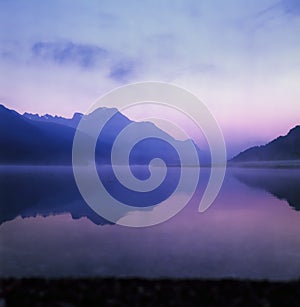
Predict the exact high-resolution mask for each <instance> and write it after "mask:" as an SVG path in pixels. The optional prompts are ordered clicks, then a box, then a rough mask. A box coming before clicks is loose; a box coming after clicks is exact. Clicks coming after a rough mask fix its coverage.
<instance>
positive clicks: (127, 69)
mask: <svg viewBox="0 0 300 307" xmlns="http://www.w3.org/2000/svg"><path fill="white" fill-rule="evenodd" d="M134 70H135V64H134V63H133V61H127V60H124V61H123V62H119V63H117V64H115V65H113V66H112V67H111V70H110V73H109V77H110V78H111V79H114V80H115V81H118V82H124V81H127V80H128V78H129V77H131V76H132V74H133V73H134Z"/></svg>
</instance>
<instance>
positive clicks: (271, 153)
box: [230, 125, 300, 162]
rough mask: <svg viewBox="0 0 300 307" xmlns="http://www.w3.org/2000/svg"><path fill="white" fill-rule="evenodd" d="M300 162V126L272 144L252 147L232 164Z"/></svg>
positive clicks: (237, 156)
mask: <svg viewBox="0 0 300 307" xmlns="http://www.w3.org/2000/svg"><path fill="white" fill-rule="evenodd" d="M276 160H277V161H278V160H300V126H299V125H298V126H295V127H294V128H293V129H291V130H290V131H289V132H288V134H287V135H285V136H280V137H278V138H276V139H274V140H273V141H271V142H270V143H268V144H266V145H262V146H254V147H251V148H249V149H247V150H245V151H243V152H241V153H239V154H238V155H236V156H235V157H233V158H232V159H231V160H230V162H252V161H276Z"/></svg>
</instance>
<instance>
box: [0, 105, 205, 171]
mask: <svg viewBox="0 0 300 307" xmlns="http://www.w3.org/2000/svg"><path fill="white" fill-rule="evenodd" d="M115 111H116V109H110V108H99V109H97V110H96V111H94V112H92V113H90V114H88V115H87V117H89V116H94V115H96V116H101V114H102V112H111V113H115ZM95 112H98V114H96V113H95ZM103 114H104V113H103ZM82 117H83V115H82V114H80V113H74V115H73V117H72V118H63V117H60V116H52V115H44V116H39V115H38V114H30V113H24V114H23V115H21V114H19V113H17V112H16V111H14V110H10V109H8V108H6V107H5V106H4V105H0V148H1V151H0V164H17V165H18V164H28V165H31V164H32V165H35V164H36V165H48V164H51V165H55V164H57V165H71V164H72V146H73V139H74V135H75V132H76V128H77V126H78V123H79V121H80V120H81V118H82ZM131 123H133V124H134V125H135V126H136V133H143V132H147V131H155V132H156V134H158V135H161V136H165V137H166V138H167V139H170V140H173V141H175V142H176V144H177V145H178V146H181V147H182V148H184V147H185V144H186V142H192V140H185V141H179V140H175V139H174V138H173V137H171V136H170V135H168V134H167V133H166V132H165V131H163V130H161V129H159V128H158V127H156V126H155V125H154V124H153V123H151V122H133V121H131V120H130V119H128V118H127V117H126V116H124V115H123V114H122V113H120V112H119V111H117V112H116V113H115V114H114V116H113V117H112V118H111V119H110V120H109V121H108V122H107V124H106V126H107V127H106V129H103V130H105V131H104V132H103V134H102V139H103V140H102V142H101V146H100V145H99V146H98V143H97V146H96V153H95V155H96V156H95V157H96V162H97V163H98V164H110V157H109V149H110V148H111V145H112V143H113V141H114V138H115V137H116V135H117V131H121V130H122V129H123V128H124V127H125V126H126V125H128V124H131ZM101 133H102V132H101ZM145 135H147V133H145ZM87 137H88V136H87ZM98 141H99V140H98ZM156 150H158V151H159V150H160V144H159V142H158V141H155V139H153V140H150V141H149V142H148V145H147V144H146V143H145V142H144V143H143V144H142V145H141V146H139V150H136V151H135V152H133V154H132V155H131V157H132V159H131V160H132V163H133V164H148V162H149V161H150V160H151V159H150V158H151V157H152V158H154V157H155V156H154V154H155V151H156ZM196 150H197V152H198V155H199V159H200V160H202V162H205V163H209V158H210V156H208V154H207V153H206V152H203V151H201V150H200V149H199V148H198V147H196ZM118 152H120V155H121V154H122V146H119V148H118ZM165 156H166V157H168V155H167V153H165ZM200 156H201V157H200ZM86 163H88V161H86ZM167 164H168V165H178V161H177V160H176V161H175V160H174V161H169V162H168V163H167Z"/></svg>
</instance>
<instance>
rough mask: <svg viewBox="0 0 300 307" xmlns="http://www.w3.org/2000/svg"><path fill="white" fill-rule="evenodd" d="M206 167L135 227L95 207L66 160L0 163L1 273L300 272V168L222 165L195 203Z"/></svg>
mask: <svg viewBox="0 0 300 307" xmlns="http://www.w3.org/2000/svg"><path fill="white" fill-rule="evenodd" d="M176 171H177V170H176V169H174V170H173V172H175V173H176ZM135 172H136V173H137V174H138V176H143V174H142V173H143V172H146V169H145V168H143V167H139V168H138V169H137V170H136V171H135ZM170 172H171V173H172V169H170ZM209 173H210V171H209V168H201V171H200V183H199V187H198V190H197V191H196V193H195V195H194V197H193V198H192V200H191V201H190V202H189V204H188V205H187V206H186V207H185V208H184V209H183V210H182V211H181V212H179V213H178V214H177V215H176V216H175V217H173V218H171V219H170V220H168V221H166V222H164V223H162V224H159V225H156V226H152V227H146V228H142V229H135V228H128V227H123V226H119V225H114V224H112V223H110V222H107V221H106V220H105V219H103V218H102V217H100V216H98V215H97V214H96V213H95V212H94V211H93V210H92V209H91V208H90V207H89V206H88V205H87V204H86V203H85V202H84V200H83V199H82V197H81V195H80V193H79V191H78V189H77V187H76V184H75V181H74V178H73V174H72V169H71V168H70V167H35V168H33V167H25V166H24V167H8V166H6V167H1V169H0V181H1V193H0V204H1V207H0V209H1V214H0V216H1V220H0V222H1V225H0V240H1V244H0V263H1V265H0V276H1V277H4V276H14V277H20V276H43V277H62V276H117V277H118V276H139V277H155V278H156V277H157V278H159V277H203V278H206V277H207V278H222V277H236V278H253V279H265V278H267V279H272V280H277V279H280V280H289V279H295V278H299V277H300V258H299V255H300V237H299V233H300V211H297V210H299V208H300V201H299V200H300V194H299V191H298V189H297V188H296V187H297V186H298V187H299V186H300V170H299V169H288V170H286V169H243V168H229V169H227V174H226V177H225V181H224V184H223V187H222V189H221V191H220V194H219V196H218V197H217V199H216V201H215V202H214V204H213V205H212V206H211V207H210V208H209V209H208V210H207V211H205V212H204V213H199V212H198V205H199V201H200V199H201V196H202V194H203V191H204V189H205V185H206V184H207V180H208V177H209ZM145 177H146V174H145ZM107 182H108V183H109V182H110V181H109V178H107ZM186 186H188V185H186ZM166 189H168V187H166ZM167 192H168V190H167ZM188 192H189V191H188V190H186V191H180V193H178V194H177V195H175V196H174V197H173V201H174V202H176V201H178V202H179V201H180V199H181V195H183V194H184V193H188ZM128 214H130V212H129V213H128ZM120 218H122V217H120Z"/></svg>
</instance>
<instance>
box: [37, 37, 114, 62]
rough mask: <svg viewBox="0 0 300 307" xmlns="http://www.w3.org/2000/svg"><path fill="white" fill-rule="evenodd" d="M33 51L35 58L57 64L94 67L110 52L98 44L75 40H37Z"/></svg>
mask: <svg viewBox="0 0 300 307" xmlns="http://www.w3.org/2000/svg"><path fill="white" fill-rule="evenodd" d="M31 51H32V55H33V56H34V57H35V58H38V59H42V60H46V61H52V62H55V63H57V64H75V65H78V66H80V67H82V68H92V67H94V66H95V65H97V64H98V63H99V61H101V59H105V58H106V57H107V54H108V52H107V51H106V50H105V49H103V48H100V47H98V46H96V45H91V44H76V43H73V42H36V43H34V44H33V45H32V48H31Z"/></svg>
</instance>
